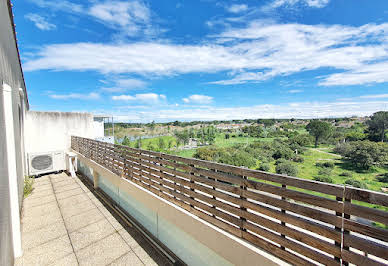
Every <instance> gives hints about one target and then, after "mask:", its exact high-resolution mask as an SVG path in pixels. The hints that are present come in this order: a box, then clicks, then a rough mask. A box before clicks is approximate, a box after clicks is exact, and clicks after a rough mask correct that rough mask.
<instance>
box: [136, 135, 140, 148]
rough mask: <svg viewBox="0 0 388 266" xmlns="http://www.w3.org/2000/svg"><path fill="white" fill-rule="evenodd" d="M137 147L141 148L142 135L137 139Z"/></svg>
mask: <svg viewBox="0 0 388 266" xmlns="http://www.w3.org/2000/svg"><path fill="white" fill-rule="evenodd" d="M135 147H136V148H138V149H141V137H140V138H138V139H137V140H136V143H135Z"/></svg>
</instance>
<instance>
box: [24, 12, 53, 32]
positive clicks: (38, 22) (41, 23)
mask: <svg viewBox="0 0 388 266" xmlns="http://www.w3.org/2000/svg"><path fill="white" fill-rule="evenodd" d="M24 17H25V18H26V19H28V20H29V21H32V22H33V23H34V24H35V26H36V27H37V28H38V29H40V30H53V29H55V28H56V27H57V26H55V25H54V24H52V23H50V22H48V21H47V20H46V18H44V17H42V16H39V15H38V14H33V13H29V14H26V15H25V16H24Z"/></svg>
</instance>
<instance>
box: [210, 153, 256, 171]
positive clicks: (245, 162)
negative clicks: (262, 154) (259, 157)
mask: <svg viewBox="0 0 388 266" xmlns="http://www.w3.org/2000/svg"><path fill="white" fill-rule="evenodd" d="M218 162H220V163H225V164H231V165H235V166H245V167H248V168H251V167H253V166H255V165H256V160H255V159H254V158H253V157H252V156H251V155H250V154H249V153H247V152H244V151H237V152H235V153H233V154H230V153H222V154H221V156H220V158H219V159H218Z"/></svg>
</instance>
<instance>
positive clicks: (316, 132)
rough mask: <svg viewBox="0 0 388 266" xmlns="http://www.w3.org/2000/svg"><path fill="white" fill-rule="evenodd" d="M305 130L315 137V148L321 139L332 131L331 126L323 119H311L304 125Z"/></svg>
mask: <svg viewBox="0 0 388 266" xmlns="http://www.w3.org/2000/svg"><path fill="white" fill-rule="evenodd" d="M306 129H307V131H308V132H309V133H310V135H311V136H313V137H314V138H315V148H316V147H318V143H319V141H320V140H321V139H324V138H327V137H328V136H330V133H331V132H332V126H331V125H330V124H329V123H327V122H323V121H319V120H313V121H311V122H310V123H309V124H308V125H307V126H306Z"/></svg>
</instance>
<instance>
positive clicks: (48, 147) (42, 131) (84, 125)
mask: <svg viewBox="0 0 388 266" xmlns="http://www.w3.org/2000/svg"><path fill="white" fill-rule="evenodd" d="M94 130H95V126H94V123H93V115H92V114H89V113H65V112H36V111H29V112H27V115H26V121H25V145H26V152H27V153H35V152H48V151H58V150H64V151H68V150H69V149H70V140H71V136H72V135H73V136H80V137H85V138H94V137H95V131H94Z"/></svg>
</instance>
